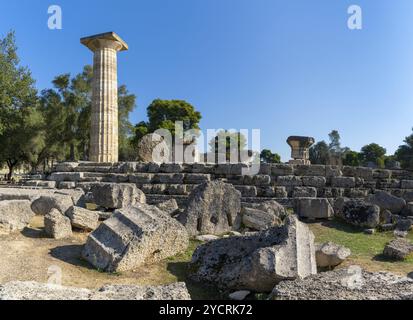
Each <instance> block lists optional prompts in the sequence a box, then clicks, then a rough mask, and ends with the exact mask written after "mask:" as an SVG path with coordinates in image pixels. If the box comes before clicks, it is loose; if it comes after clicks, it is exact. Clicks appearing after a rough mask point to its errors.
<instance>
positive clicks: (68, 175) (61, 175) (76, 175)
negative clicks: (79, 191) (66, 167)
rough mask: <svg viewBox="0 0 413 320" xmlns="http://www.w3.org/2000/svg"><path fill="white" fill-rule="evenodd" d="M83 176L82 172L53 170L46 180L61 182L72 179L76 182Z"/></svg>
mask: <svg viewBox="0 0 413 320" xmlns="http://www.w3.org/2000/svg"><path fill="white" fill-rule="evenodd" d="M83 177H84V173H83V172H53V173H52V174H51V175H50V176H49V178H48V180H49V181H56V182H62V181H72V182H78V181H80V180H82V179H83Z"/></svg>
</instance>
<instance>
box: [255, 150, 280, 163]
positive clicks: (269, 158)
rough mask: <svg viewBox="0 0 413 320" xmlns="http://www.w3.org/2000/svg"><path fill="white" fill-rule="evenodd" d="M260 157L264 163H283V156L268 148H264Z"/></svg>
mask: <svg viewBox="0 0 413 320" xmlns="http://www.w3.org/2000/svg"><path fill="white" fill-rule="evenodd" d="M260 158H261V162H262V163H281V156H280V155H279V154H278V153H272V152H271V150H268V149H264V150H262V152H261V156H260Z"/></svg>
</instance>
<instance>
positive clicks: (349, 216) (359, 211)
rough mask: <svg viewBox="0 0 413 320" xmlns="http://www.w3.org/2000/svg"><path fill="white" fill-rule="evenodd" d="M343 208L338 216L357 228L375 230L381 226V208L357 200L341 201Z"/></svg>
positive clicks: (337, 212) (337, 213)
mask: <svg viewBox="0 0 413 320" xmlns="http://www.w3.org/2000/svg"><path fill="white" fill-rule="evenodd" d="M341 200H342V202H343V203H342V208H341V209H339V210H337V211H336V215H337V216H338V217H340V218H342V219H344V220H345V221H346V222H347V223H350V224H352V225H355V226H359V227H364V228H368V229H374V228H376V227H377V226H378V225H379V224H380V208H379V207H378V206H376V205H374V204H370V203H367V202H365V201H363V200H357V199H341Z"/></svg>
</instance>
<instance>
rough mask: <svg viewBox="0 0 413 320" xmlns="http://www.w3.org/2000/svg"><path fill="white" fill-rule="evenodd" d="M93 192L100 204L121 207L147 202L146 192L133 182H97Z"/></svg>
mask: <svg viewBox="0 0 413 320" xmlns="http://www.w3.org/2000/svg"><path fill="white" fill-rule="evenodd" d="M91 192H92V194H93V199H94V201H95V203H96V204H97V205H98V206H101V207H104V208H110V209H119V208H123V207H127V206H133V205H135V204H139V203H145V201H146V198H145V194H144V193H143V192H142V191H141V190H139V189H138V188H137V187H136V185H134V184H131V183H101V184H95V185H94V186H93V187H92V189H91Z"/></svg>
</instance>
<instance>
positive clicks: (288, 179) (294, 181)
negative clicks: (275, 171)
mask: <svg viewBox="0 0 413 320" xmlns="http://www.w3.org/2000/svg"><path fill="white" fill-rule="evenodd" d="M277 185H278V186H282V187H299V186H302V185H303V180H302V177H297V176H279V177H278V178H277Z"/></svg>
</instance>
